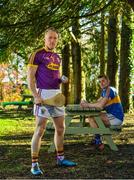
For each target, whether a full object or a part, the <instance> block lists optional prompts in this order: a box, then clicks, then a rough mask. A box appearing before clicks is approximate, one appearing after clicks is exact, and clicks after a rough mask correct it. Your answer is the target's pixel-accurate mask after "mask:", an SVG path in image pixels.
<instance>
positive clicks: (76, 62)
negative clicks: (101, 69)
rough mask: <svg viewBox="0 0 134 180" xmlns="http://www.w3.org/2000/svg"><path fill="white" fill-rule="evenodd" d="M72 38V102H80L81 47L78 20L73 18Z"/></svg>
mask: <svg viewBox="0 0 134 180" xmlns="http://www.w3.org/2000/svg"><path fill="white" fill-rule="evenodd" d="M72 33H73V35H74V38H72V41H71V50H72V64H73V80H74V83H73V84H74V103H80V100H81V90H82V87H81V71H82V70H81V47H80V44H79V42H78V38H79V21H78V20H75V22H74V23H73V26H72Z"/></svg>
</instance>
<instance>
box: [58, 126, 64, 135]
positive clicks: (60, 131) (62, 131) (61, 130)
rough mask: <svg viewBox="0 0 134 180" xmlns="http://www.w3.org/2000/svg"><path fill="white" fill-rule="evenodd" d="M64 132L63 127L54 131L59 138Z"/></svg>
mask: <svg viewBox="0 0 134 180" xmlns="http://www.w3.org/2000/svg"><path fill="white" fill-rule="evenodd" d="M64 132H65V127H64V126H62V127H60V128H58V129H56V133H57V134H58V135H59V136H60V135H62V134H64Z"/></svg>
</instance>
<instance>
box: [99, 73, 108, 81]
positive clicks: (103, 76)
mask: <svg viewBox="0 0 134 180" xmlns="http://www.w3.org/2000/svg"><path fill="white" fill-rule="evenodd" d="M100 78H105V79H106V80H109V77H108V76H107V75H105V74H102V75H99V76H98V79H100Z"/></svg>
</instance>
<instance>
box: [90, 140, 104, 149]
mask: <svg viewBox="0 0 134 180" xmlns="http://www.w3.org/2000/svg"><path fill="white" fill-rule="evenodd" d="M90 144H91V145H92V146H94V149H97V150H99V151H103V150H104V144H103V143H102V142H101V141H100V140H98V141H96V139H92V141H91V143H90Z"/></svg>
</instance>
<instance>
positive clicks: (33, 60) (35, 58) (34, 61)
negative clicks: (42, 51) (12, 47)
mask: <svg viewBox="0 0 134 180" xmlns="http://www.w3.org/2000/svg"><path fill="white" fill-rule="evenodd" d="M39 64H40V58H39V55H38V53H33V54H31V56H30V58H29V63H28V66H35V67H37V66H38V65H39Z"/></svg>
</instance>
